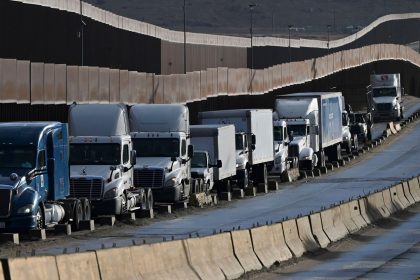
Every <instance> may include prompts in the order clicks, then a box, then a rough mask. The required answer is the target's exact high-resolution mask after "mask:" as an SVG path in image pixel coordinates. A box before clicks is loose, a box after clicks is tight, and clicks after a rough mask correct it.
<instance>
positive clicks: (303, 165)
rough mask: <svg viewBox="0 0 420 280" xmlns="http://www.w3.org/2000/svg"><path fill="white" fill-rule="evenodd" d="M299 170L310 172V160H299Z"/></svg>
mask: <svg viewBox="0 0 420 280" xmlns="http://www.w3.org/2000/svg"><path fill="white" fill-rule="evenodd" d="M299 170H312V160H299Z"/></svg>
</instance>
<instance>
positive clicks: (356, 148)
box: [349, 135, 359, 155]
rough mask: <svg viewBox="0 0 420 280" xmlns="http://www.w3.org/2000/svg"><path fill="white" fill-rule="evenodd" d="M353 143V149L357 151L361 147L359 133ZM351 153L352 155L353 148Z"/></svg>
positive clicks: (354, 137)
mask: <svg viewBox="0 0 420 280" xmlns="http://www.w3.org/2000/svg"><path fill="white" fill-rule="evenodd" d="M353 143H354V144H353V149H354V150H356V151H357V150H358V149H359V139H358V138H357V135H354V136H353ZM349 155H351V150H350V153H349Z"/></svg>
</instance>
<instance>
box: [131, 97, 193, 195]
mask: <svg viewBox="0 0 420 280" xmlns="http://www.w3.org/2000/svg"><path fill="white" fill-rule="evenodd" d="M129 114H130V131H131V133H130V135H131V138H132V140H133V144H134V148H135V149H136V152H137V164H136V166H135V167H134V183H135V186H136V187H143V188H144V187H146V188H150V189H151V190H152V191H153V196H154V199H155V200H156V201H158V202H167V203H173V202H181V201H185V200H187V199H189V196H190V194H191V190H192V188H191V186H192V180H191V158H192V157H193V151H194V150H193V146H192V145H191V144H190V123H189V111H188V108H187V107H186V106H184V105H180V104H138V105H134V106H132V107H131V108H130V111H129Z"/></svg>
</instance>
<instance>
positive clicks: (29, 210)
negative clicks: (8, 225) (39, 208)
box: [17, 204, 34, 214]
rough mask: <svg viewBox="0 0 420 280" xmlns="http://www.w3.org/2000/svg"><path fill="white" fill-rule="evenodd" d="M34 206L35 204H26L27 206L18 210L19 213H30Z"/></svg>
mask: <svg viewBox="0 0 420 280" xmlns="http://www.w3.org/2000/svg"><path fill="white" fill-rule="evenodd" d="M33 207H34V205H33V204H26V205H25V206H22V207H20V208H19V209H18V210H17V213H18V214H29V213H31V212H32V208H33Z"/></svg>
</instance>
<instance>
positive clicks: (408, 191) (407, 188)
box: [402, 181, 416, 205]
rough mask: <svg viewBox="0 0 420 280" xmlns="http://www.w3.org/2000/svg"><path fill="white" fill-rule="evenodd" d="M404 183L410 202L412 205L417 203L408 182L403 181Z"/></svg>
mask: <svg viewBox="0 0 420 280" xmlns="http://www.w3.org/2000/svg"><path fill="white" fill-rule="evenodd" d="M402 185H403V190H404V195H405V197H406V198H407V200H408V202H410V205H413V204H414V203H416V201H415V199H414V198H413V196H412V195H411V193H410V189H409V187H408V182H407V181H404V182H402Z"/></svg>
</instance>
